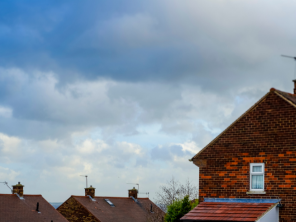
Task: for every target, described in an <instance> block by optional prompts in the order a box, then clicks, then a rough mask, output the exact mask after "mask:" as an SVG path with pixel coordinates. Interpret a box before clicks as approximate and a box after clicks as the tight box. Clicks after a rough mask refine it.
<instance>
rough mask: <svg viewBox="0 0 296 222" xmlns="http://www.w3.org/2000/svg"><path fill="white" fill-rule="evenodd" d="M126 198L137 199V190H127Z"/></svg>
mask: <svg viewBox="0 0 296 222" xmlns="http://www.w3.org/2000/svg"><path fill="white" fill-rule="evenodd" d="M128 197H134V198H135V199H138V190H137V189H136V188H133V189H131V190H128Z"/></svg>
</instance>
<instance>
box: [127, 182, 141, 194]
mask: <svg viewBox="0 0 296 222" xmlns="http://www.w3.org/2000/svg"><path fill="white" fill-rule="evenodd" d="M126 184H135V185H138V193H139V190H140V185H139V184H138V183H126Z"/></svg>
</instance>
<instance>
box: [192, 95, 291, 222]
mask: <svg viewBox="0 0 296 222" xmlns="http://www.w3.org/2000/svg"><path fill="white" fill-rule="evenodd" d="M193 161H194V163H195V164H196V165H198V166H200V191H199V194H200V201H203V198H204V197H209V198H213V197H215V198H272V199H276V198H281V199H282V203H283V204H284V207H283V208H281V209H280V221H296V211H295V210H294V208H296V108H295V107H293V106H292V105H291V104H289V103H288V102H286V101H285V100H283V99H282V98H280V97H279V96H278V95H276V94H275V92H274V91H271V92H270V93H269V94H268V95H267V96H266V97H265V98H264V99H263V100H262V101H261V102H260V103H259V104H258V105H257V106H256V107H255V108H254V109H252V110H251V111H249V112H248V113H247V114H246V115H245V116H243V117H242V118H241V119H240V120H239V121H237V122H236V123H235V124H234V125H233V126H231V127H230V128H229V129H228V130H227V131H226V132H224V134H222V136H220V137H219V138H218V139H217V140H216V141H215V142H214V143H212V144H210V145H209V146H208V147H207V149H205V150H204V151H203V152H202V153H201V154H200V155H198V157H197V158H195V159H193ZM261 162H265V191H266V194H251V195H248V194H247V192H248V191H249V188H250V187H249V186H250V185H249V179H250V178H249V177H250V175H249V170H250V169H249V168H250V166H249V165H250V163H261Z"/></svg>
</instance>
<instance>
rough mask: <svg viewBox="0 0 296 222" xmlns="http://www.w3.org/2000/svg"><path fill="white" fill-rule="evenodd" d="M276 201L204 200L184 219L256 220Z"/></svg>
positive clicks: (183, 218)
mask: <svg viewBox="0 0 296 222" xmlns="http://www.w3.org/2000/svg"><path fill="white" fill-rule="evenodd" d="M275 204H276V203H233V202H202V203H200V204H199V205H197V207H195V208H194V209H193V210H192V211H190V212H189V213H188V214H186V215H185V216H184V217H182V218H181V220H182V221H256V220H257V219H258V218H259V217H261V216H262V215H263V214H264V213H265V212H266V211H268V210H269V209H271V208H272V207H273V206H274V205H275Z"/></svg>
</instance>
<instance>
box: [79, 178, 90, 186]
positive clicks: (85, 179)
mask: <svg viewBox="0 0 296 222" xmlns="http://www.w3.org/2000/svg"><path fill="white" fill-rule="evenodd" d="M80 176H81V177H85V180H86V188H88V186H87V177H88V176H87V175H80Z"/></svg>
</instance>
